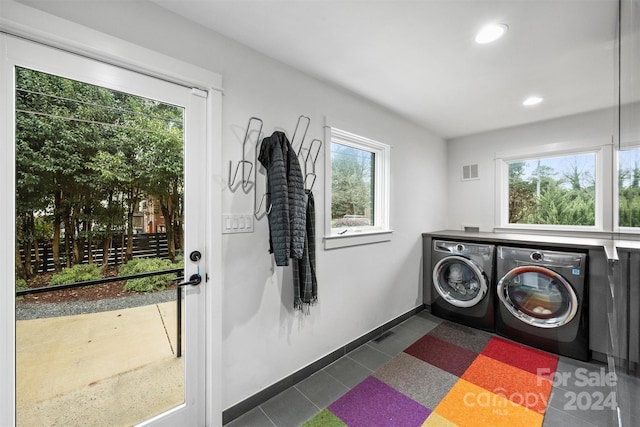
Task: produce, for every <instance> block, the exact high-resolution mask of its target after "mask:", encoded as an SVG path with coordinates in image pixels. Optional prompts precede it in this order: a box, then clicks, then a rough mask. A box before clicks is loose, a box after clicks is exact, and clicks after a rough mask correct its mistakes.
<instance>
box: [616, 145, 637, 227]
mask: <svg viewBox="0 0 640 427" xmlns="http://www.w3.org/2000/svg"><path fill="white" fill-rule="evenodd" d="M618 225H619V226H620V227H640V148H639V147H632V148H624V149H621V150H620V151H619V152H618Z"/></svg>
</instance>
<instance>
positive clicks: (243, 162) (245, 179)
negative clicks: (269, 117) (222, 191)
mask: <svg viewBox="0 0 640 427" xmlns="http://www.w3.org/2000/svg"><path fill="white" fill-rule="evenodd" d="M253 121H255V122H256V123H259V124H260V127H259V128H258V133H257V136H256V147H257V146H258V143H259V142H260V135H261V134H262V125H263V122H262V119H259V118H258V117H251V118H250V119H249V123H247V130H246V131H245V134H244V139H243V140H242V160H240V161H239V162H238V165H237V166H236V171H235V173H234V174H233V179H232V178H231V170H232V169H233V161H232V160H229V180H228V182H229V184H228V185H229V189H230V190H232V191H233V186H234V185H236V179H237V177H238V171H239V170H240V168H241V167H242V181H241V182H242V189H243V190H244V191H245V192H246V191H247V189H248V188H249V184H250V183H251V181H250V180H249V176H250V175H251V170H252V169H253V167H254V164H253V163H254V162H256V161H257V159H258V158H257V157H256V158H255V159H254V161H253V162H251V161H249V160H246V159H245V153H246V148H245V147H246V145H247V141H248V140H249V135H250V133H251V129H252V124H251V123H252V122H253ZM247 165H248V167H249V171H248V172H247V171H246V167H247Z"/></svg>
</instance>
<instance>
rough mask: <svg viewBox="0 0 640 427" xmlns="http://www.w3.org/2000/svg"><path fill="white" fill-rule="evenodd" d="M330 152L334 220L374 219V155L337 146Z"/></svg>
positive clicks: (332, 146) (333, 145) (332, 213)
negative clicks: (350, 217) (359, 217)
mask: <svg viewBox="0 0 640 427" xmlns="http://www.w3.org/2000/svg"><path fill="white" fill-rule="evenodd" d="M331 151H332V159H331V218H332V219H333V220H334V221H336V220H339V219H341V218H343V217H344V216H345V215H361V216H365V217H367V218H371V217H373V184H372V176H373V172H374V171H373V169H374V155H373V154H372V153H369V152H366V151H363V150H359V149H357V148H352V147H348V146H345V145H341V144H336V143H332V144H331Z"/></svg>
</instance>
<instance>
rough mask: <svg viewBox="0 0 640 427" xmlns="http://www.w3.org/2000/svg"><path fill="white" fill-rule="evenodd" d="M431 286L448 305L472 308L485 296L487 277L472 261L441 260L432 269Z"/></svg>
mask: <svg viewBox="0 0 640 427" xmlns="http://www.w3.org/2000/svg"><path fill="white" fill-rule="evenodd" d="M433 285H434V287H435V288H436V291H437V292H438V293H439V294H440V296H441V297H442V298H444V299H445V301H447V302H448V303H449V304H451V305H453V306H455V307H461V308H465V307H473V306H474V305H476V304H478V303H479V302H480V301H481V300H482V298H484V296H485V295H486V294H487V290H488V287H487V277H486V275H485V274H484V272H483V271H482V269H481V268H480V267H479V266H478V265H477V264H476V263H475V262H474V261H472V260H470V259H468V258H465V257H461V256H455V255H452V256H448V257H445V258H443V259H441V260H440V261H439V262H438V263H437V264H436V265H435V267H434V268H433Z"/></svg>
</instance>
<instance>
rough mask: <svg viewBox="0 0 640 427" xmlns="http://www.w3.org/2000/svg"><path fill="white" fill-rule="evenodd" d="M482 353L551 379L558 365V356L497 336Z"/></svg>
mask: <svg viewBox="0 0 640 427" xmlns="http://www.w3.org/2000/svg"><path fill="white" fill-rule="evenodd" d="M481 354H483V355H485V356H487V357H491V358H492V359H495V360H499V361H500V362H503V363H506V364H507V365H511V366H515V367H516V368H520V369H522V370H523V371H527V372H531V373H532V374H534V375H538V376H540V377H542V378H546V379H549V380H553V375H554V373H555V371H556V367H557V365H558V356H555V355H553V354H549V353H546V352H544V351H541V350H537V349H535V348H531V347H528V346H526V345H523V344H518V343H515V342H512V341H507V340H504V339H501V338H495V337H494V338H492V339H491V341H489V344H487V346H486V347H485V348H484V350H482V353H481Z"/></svg>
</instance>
